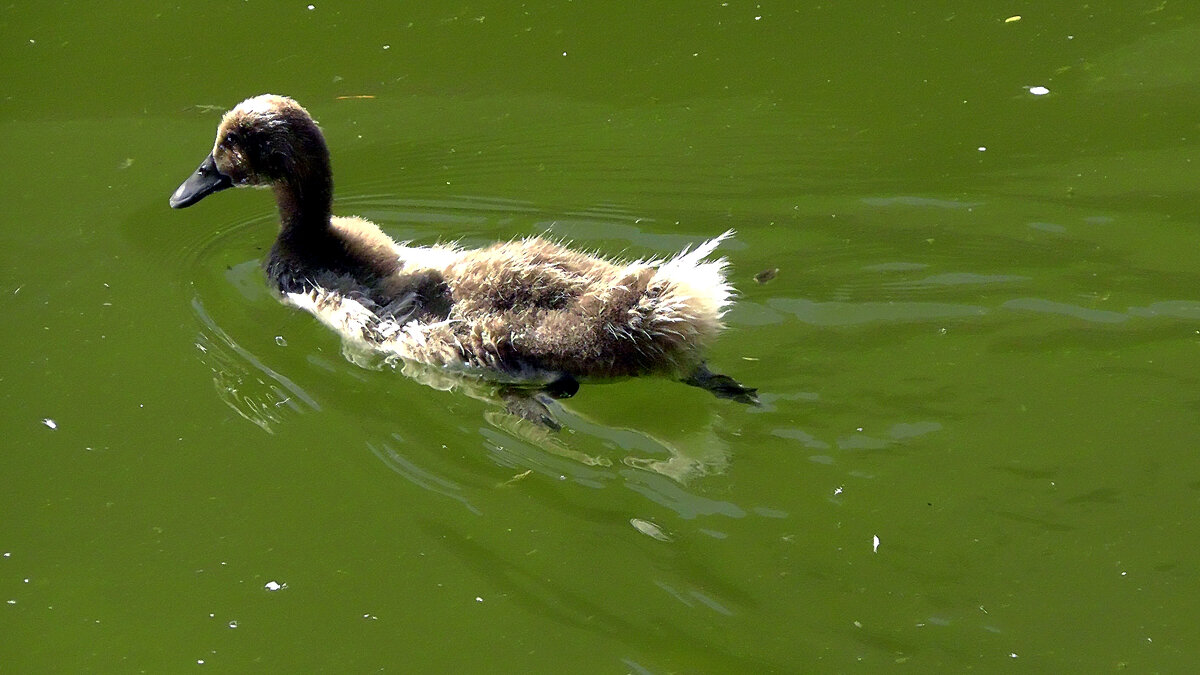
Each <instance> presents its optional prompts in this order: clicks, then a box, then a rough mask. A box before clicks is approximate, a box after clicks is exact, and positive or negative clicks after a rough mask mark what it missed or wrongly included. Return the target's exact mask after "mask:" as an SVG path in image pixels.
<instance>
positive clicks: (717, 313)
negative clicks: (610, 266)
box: [647, 230, 734, 352]
mask: <svg viewBox="0 0 1200 675" xmlns="http://www.w3.org/2000/svg"><path fill="white" fill-rule="evenodd" d="M733 235H734V232H733V230H728V231H726V232H725V233H724V234H722V235H721V236H719V237H716V238H714V239H710V240H709V241H706V242H704V243H703V244H700V245H699V246H697V247H696V248H694V249H691V250H688V249H686V248H685V249H684V250H683V251H681V252H680V253H679V254H678V255H676V256H675V257H674V258H671V259H670V260H667V261H666V262H663V263H661V264H660V265H659V266H658V271H657V272H656V273H655V275H654V278H653V279H651V281H650V283H649V285H648V288H647V291H648V292H649V293H650V294H651V295H655V296H657V301H656V302H655V303H654V311H653V313H652V315H651V316H649V317H647V319H648V320H649V323H650V326H651V327H650V330H651V332H652V333H654V334H656V335H657V336H658V337H659V339H660V340H663V341H665V342H667V343H673V346H674V347H675V348H676V349H682V350H684V351H688V352H699V351H702V350H703V349H704V348H705V347H707V346H708V344H709V343H710V342H711V341H712V340H713V339H714V338H715V337H716V336H717V333H718V332H720V330H721V329H722V328H724V326H723V325H722V323H721V316H722V315H724V314H725V312H726V311H727V310H728V309H729V305H730V304H731V302H732V300H733V294H734V290H733V286H731V285H730V284H729V282H728V281H727V280H726V279H725V270H726V268H727V267H728V266H729V263H728V261H727V260H726V259H725V258H717V259H715V260H709V259H708V257H709V256H710V255H712V254H713V253H714V252H715V251H716V249H717V246H719V245H720V244H721V242H723V241H725V240H726V239H729V238H730V237H732V236H733Z"/></svg>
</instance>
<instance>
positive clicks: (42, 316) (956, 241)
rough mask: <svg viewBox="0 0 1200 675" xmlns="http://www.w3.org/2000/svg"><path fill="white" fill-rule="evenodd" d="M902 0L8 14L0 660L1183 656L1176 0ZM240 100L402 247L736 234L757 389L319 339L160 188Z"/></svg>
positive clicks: (1186, 32)
mask: <svg viewBox="0 0 1200 675" xmlns="http://www.w3.org/2000/svg"><path fill="white" fill-rule="evenodd" d="M930 4H936V5H937V6H935V7H928V8H920V9H914V8H912V7H911V6H910V5H912V3H865V2H855V3H808V2H799V3H797V2H790V3H777V2H767V1H760V2H756V3H744V2H736V1H733V0H731V1H730V2H727V3H722V2H708V3H665V2H650V3H624V4H617V3H582V2H574V3H572V2H557V3H525V4H517V3H483V4H473V5H468V6H463V5H446V6H444V7H443V6H441V5H438V4H434V3H428V4H426V5H423V6H417V5H413V4H412V3H354V4H349V3H345V4H337V3H332V2H321V1H320V0H316V2H315V3H314V4H313V7H312V9H309V8H308V7H307V6H306V5H307V3H305V2H303V1H301V2H295V3H259V2H246V3H240V2H239V3H205V4H200V3H194V4H191V5H187V6H184V7H179V6H174V5H170V6H168V5H162V4H152V3H136V2H121V3H109V4H107V5H103V6H101V5H84V4H82V3H53V4H52V3H18V4H9V5H6V6H5V7H3V8H0V72H2V73H3V81H4V87H3V91H2V92H0V137H2V138H3V139H4V141H3V150H0V159H2V160H3V161H2V162H0V185H2V187H0V200H2V201H0V204H2V205H3V214H4V218H3V224H2V225H0V251H2V253H3V263H4V264H3V266H2V267H0V308H2V309H3V311H4V313H5V316H6V317H7V318H6V321H5V328H4V330H3V331H2V332H0V353H2V354H3V360H2V361H0V363H2V364H3V366H2V368H0V396H2V397H3V405H0V428H3V429H4V438H5V440H4V443H3V446H4V450H3V452H2V453H0V476H2V477H3V478H2V479H0V555H2V556H3V557H0V600H2V601H3V602H4V604H0V635H2V636H3V638H2V639H0V671H3V672H22V673H23V672H140V671H144V672H180V671H187V670H192V669H207V670H214V669H215V670H219V671H229V672H247V671H252V672H312V671H319V670H324V671H329V672H366V671H375V670H384V671H391V672H545V673H551V672H586V673H593V672H594V673H625V672H630V673H673V672H695V673H741V672H745V673H750V672H779V673H790V672H845V671H850V670H854V671H858V672H878V671H885V670H911V671H914V672H963V671H966V670H975V671H981V672H993V671H1000V670H1002V669H1003V670H1006V671H1007V670H1011V669H1019V670H1020V671H1022V672H1105V671H1112V670H1120V669H1123V668H1124V669H1128V670H1130V671H1132V672H1186V671H1188V670H1191V669H1193V668H1195V666H1196V664H1197V663H1198V662H1200V640H1198V639H1197V637H1196V634H1195V624H1196V619H1197V609H1196V608H1197V607H1198V606H1200V583H1198V582H1197V577H1198V575H1200V555H1198V554H1197V552H1196V545H1195V539H1196V537H1197V536H1198V535H1200V525H1197V520H1196V517H1195V514H1196V510H1197V507H1198V506H1200V453H1198V452H1197V450H1200V424H1198V422H1197V411H1198V409H1200V376H1198V375H1197V374H1196V373H1197V372H1198V371H1197V368H1196V365H1197V364H1198V363H1200V274H1198V273H1197V272H1196V266H1195V264H1194V261H1195V260H1196V258H1197V255H1198V252H1200V197H1198V195H1200V192H1198V191H1197V179H1198V178H1200V163H1197V162H1195V161H1194V158H1195V157H1196V156H1197V154H1200V117H1198V116H1197V113H1196V111H1197V109H1200V47H1197V45H1198V44H1200V6H1193V5H1192V4H1188V3H1182V2H1172V1H1170V0H1168V1H1167V2H1157V1H1152V2H1141V3H1137V2H1135V3H1107V5H1106V6H1104V7H1101V6H1097V5H1096V4H1094V3H1093V4H1084V3H1079V2H1062V1H1059V2H1045V3H1016V4H1012V3H1007V4H1006V3H991V2H985V3H930ZM955 5H957V6H955ZM1018 14H1019V15H1021V18H1020V20H1011V21H1007V22H1006V21H1005V19H1008V18H1009V17H1012V16H1014V15H1018ZM1031 87H1045V88H1047V89H1048V90H1049V93H1047V94H1044V95H1036V94H1034V93H1032V91H1031V89H1030V88H1031ZM264 91H271V92H277V93H284V94H288V95H291V96H293V97H295V98H297V99H298V100H300V101H301V102H302V103H304V104H305V105H306V107H307V108H308V109H309V110H310V111H311V112H312V113H313V114H314V116H315V117H316V118H317V119H318V120H319V121H320V122H321V124H322V128H323V129H324V131H325V134H326V136H327V138H328V140H329V144H330V146H331V148H332V150H333V153H334V166H335V171H336V179H337V184H338V205H337V207H336V209H335V210H336V211H337V212H339V213H342V214H351V213H357V214H360V215H363V216H366V217H369V218H371V219H373V220H375V221H376V222H378V223H380V225H381V226H383V227H384V229H385V230H387V231H388V232H389V233H390V234H392V235H393V236H395V237H396V238H398V239H411V240H413V241H415V242H417V243H431V242H433V241H436V240H438V239H439V238H440V239H452V238H458V239H460V241H461V242H462V243H463V244H465V245H480V244H484V243H486V242H489V241H493V240H496V239H507V238H511V237H518V236H524V235H529V234H539V233H543V232H550V233H551V234H553V235H556V236H559V237H563V238H568V239H571V240H572V241H574V242H575V243H576V244H577V245H579V246H581V247H585V248H589V249H596V250H600V251H604V252H608V253H611V254H621V255H625V256H629V257H641V256H653V255H659V256H661V255H666V254H669V253H670V252H672V251H674V250H676V249H678V248H680V247H682V246H684V245H687V244H690V243H695V242H699V241H701V240H703V239H706V238H709V237H712V236H715V235H716V234H718V233H720V232H722V231H723V230H725V229H727V228H734V229H736V230H737V231H738V237H737V239H736V240H735V241H734V242H732V243H730V244H729V245H728V246H727V247H725V252H726V255H727V256H728V257H729V259H730V262H731V263H732V266H733V274H732V279H733V281H734V282H735V284H736V285H737V287H738V288H739V290H740V292H741V296H740V302H739V304H738V306H737V308H736V309H735V310H734V311H732V312H731V313H730V314H729V316H728V323H729V330H728V331H727V333H726V334H725V335H724V337H723V339H722V341H721V342H720V343H719V344H718V345H717V346H716V348H715V349H714V350H713V352H712V354H711V359H710V361H711V363H712V364H713V365H714V367H716V368H718V369H720V370H722V371H724V372H727V373H729V374H731V375H733V376H735V377H737V378H738V379H740V380H742V381H744V382H746V383H748V384H750V385H752V386H757V387H758V388H759V389H760V391H761V392H762V399H763V401H764V405H763V406H762V407H761V408H757V409H752V408H746V407H741V406H738V405H737V404H734V403H730V402H727V401H720V400H717V399H714V398H713V397H711V396H709V395H708V394H706V393H705V392H701V391H698V390H695V389H692V388H689V387H684V386H681V385H678V384H675V383H672V382H667V381H661V380H640V381H630V382H624V383H618V384H612V385H603V386H590V387H585V388H584V389H583V390H582V391H581V392H580V395H579V396H577V397H576V398H574V399H572V400H570V401H568V402H566V405H565V409H564V410H563V411H562V416H563V419H564V421H565V422H566V423H567V425H568V427H569V428H568V430H565V431H563V432H561V433H559V434H557V435H556V436H553V437H550V438H546V437H540V436H538V435H536V434H531V433H529V431H528V430H527V429H523V428H521V427H520V426H514V425H512V424H510V423H508V422H507V421H506V420H504V419H503V418H502V417H498V416H496V414H495V408H494V407H493V406H491V405H489V404H488V403H487V402H484V401H480V400H477V399H475V398H472V397H470V396H468V395H466V394H465V393H464V392H445V391H438V390H435V389H432V388H429V387H426V386H424V385H422V384H420V383H417V382H414V381H413V380H411V379H409V378H407V377H405V376H404V375H403V374H401V373H398V372H394V371H391V370H372V369H367V368H363V367H360V366H358V365H355V364H354V363H352V362H351V361H349V360H347V359H346V358H345V357H343V355H342V353H341V349H340V346H339V343H338V341H337V339H336V338H335V337H334V336H333V335H331V334H330V333H328V332H327V331H326V330H324V329H323V328H321V327H320V326H319V325H318V324H316V322H315V321H313V320H312V319H311V318H310V317H308V316H307V315H305V314H302V313H299V312H296V311H293V310H289V309H287V308H285V307H282V306H280V305H278V304H277V303H276V302H275V301H274V300H273V299H272V298H271V297H270V296H269V295H268V294H267V293H266V290H265V285H264V283H263V280H262V277H261V273H260V272H259V271H258V268H257V265H258V261H259V259H260V258H261V257H262V255H263V252H264V251H265V249H266V247H268V246H269V245H270V242H271V239H272V237H273V234H274V227H275V225H274V220H273V218H274V211H273V205H272V204H271V202H270V196H269V195H268V194H266V193H262V192H256V191H236V192H226V193H222V194H221V195H217V196H214V197H212V198H209V199H207V200H205V201H204V202H203V203H202V204H200V205H198V206H196V207H194V208H192V209H189V210H187V211H181V212H174V211H171V210H170V209H168V207H167V197H168V196H169V195H170V193H171V191H172V190H173V189H174V188H175V187H176V185H178V184H179V182H180V181H182V180H183V178H185V177H186V176H187V174H188V173H189V172H191V171H192V170H193V169H194V168H195V166H196V165H197V163H198V162H199V161H200V160H201V159H202V158H203V157H204V154H205V153H206V152H207V151H208V149H209V148H210V146H211V143H212V135H213V132H214V130H215V127H216V123H217V121H218V119H219V114H220V112H221V111H223V110H224V109H226V108H228V107H230V106H232V105H233V104H235V103H237V102H238V101H239V100H241V99H243V98H245V97H247V96H250V95H253V94H258V93H262V92H264ZM1039 91H1040V90H1039ZM363 97H370V98H363ZM771 268H778V269H779V272H778V275H777V276H776V277H775V278H774V279H773V280H771V281H769V282H768V283H766V284H758V283H756V282H755V281H754V276H755V274H757V273H759V272H761V271H763V270H766V269H771ZM876 537H877V538H878V539H877V542H878V544H877V548H876V539H875V538H876ZM269 582H275V583H277V584H280V585H281V586H282V587H281V588H280V589H279V590H276V591H271V590H267V588H266V586H267V584H268V583H269Z"/></svg>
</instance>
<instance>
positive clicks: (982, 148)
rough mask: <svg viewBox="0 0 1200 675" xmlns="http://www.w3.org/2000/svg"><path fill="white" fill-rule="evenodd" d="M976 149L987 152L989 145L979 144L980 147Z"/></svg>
mask: <svg viewBox="0 0 1200 675" xmlns="http://www.w3.org/2000/svg"><path fill="white" fill-rule="evenodd" d="M975 149H976V150H978V151H980V152H987V146H986V145H981V146H979V147H978V148H975Z"/></svg>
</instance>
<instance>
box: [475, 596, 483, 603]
mask: <svg viewBox="0 0 1200 675" xmlns="http://www.w3.org/2000/svg"><path fill="white" fill-rule="evenodd" d="M475 602H483V598H481V597H479V596H478V595H477V596H475Z"/></svg>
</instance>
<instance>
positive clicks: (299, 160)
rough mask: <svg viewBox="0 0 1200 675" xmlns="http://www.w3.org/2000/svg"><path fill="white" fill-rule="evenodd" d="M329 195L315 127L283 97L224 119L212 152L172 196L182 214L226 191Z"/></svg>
mask: <svg viewBox="0 0 1200 675" xmlns="http://www.w3.org/2000/svg"><path fill="white" fill-rule="evenodd" d="M313 181H317V184H318V186H321V187H325V188H326V189H329V185H330V179H329V151H328V149H327V148H326V147H325V139H324V137H323V136H322V135H321V130H320V129H319V128H318V127H317V123H316V122H315V121H313V118H312V117H311V116H310V115H309V114H308V111H307V110H305V109H304V108H302V107H300V104H299V103H296V102H295V101H293V100H292V99H290V98H287V97H286V96H276V95H275V94H263V95H261V96H255V97H253V98H248V99H246V100H245V101H242V102H241V103H239V104H238V105H237V107H235V108H234V109H233V110H230V111H229V112H227V113H225V116H224V117H222V118H221V124H220V126H218V127H217V140H216V143H214V144H213V150H212V152H211V153H210V154H209V155H208V157H206V158H205V159H204V161H203V162H202V163H201V164H200V168H199V169H197V170H196V172H195V173H193V174H192V175H191V176H190V177H189V178H188V179H187V180H186V181H184V182H183V184H182V185H180V186H179V188H178V189H176V190H175V193H174V194H172V195H171V207H172V208H176V209H182V208H184V207H187V206H191V205H192V204H195V203H196V202H198V201H200V200H201V199H204V198H205V197H207V196H208V195H210V194H212V193H214V192H218V191H220V190H224V189H225V188H229V187H243V186H255V187H268V186H272V185H279V184H287V185H291V186H293V187H295V188H298V189H300V190H303V189H304V188H305V187H306V186H308V185H310V184H312V183H313Z"/></svg>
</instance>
